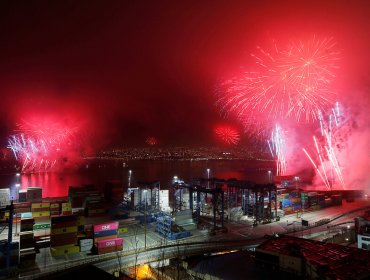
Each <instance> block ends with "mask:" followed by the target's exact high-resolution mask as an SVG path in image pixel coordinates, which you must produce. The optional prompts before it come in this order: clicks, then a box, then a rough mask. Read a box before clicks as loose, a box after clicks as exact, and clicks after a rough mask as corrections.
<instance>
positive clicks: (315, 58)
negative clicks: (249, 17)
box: [216, 36, 339, 131]
mask: <svg viewBox="0 0 370 280" xmlns="http://www.w3.org/2000/svg"><path fill="white" fill-rule="evenodd" d="M257 49H258V53H257V54H252V57H253V58H254V60H255V65H256V66H255V68H254V69H252V70H253V71H251V72H245V73H242V74H241V75H238V76H236V77H233V78H231V79H227V80H225V81H224V82H222V83H221V84H220V87H219V88H218V90H217V95H218V100H217V101H216V105H217V106H218V107H219V108H220V110H221V112H223V113H224V114H225V115H228V114H233V115H236V117H237V118H238V119H239V120H240V121H241V123H242V124H244V126H245V129H246V130H247V131H253V129H251V128H250V126H251V127H261V124H262V126H263V124H264V123H269V122H270V121H271V120H284V119H290V118H291V119H294V120H295V121H301V120H305V121H307V122H308V121H315V120H317V119H318V112H319V111H325V110H326V109H327V108H329V107H330V106H331V105H332V104H333V102H334V99H335V94H334V92H333V91H332V90H331V88H330V86H331V83H332V81H333V79H334V77H335V74H334V72H335V69H337V68H338V67H337V62H338V59H339V52H338V51H336V50H335V43H334V42H333V40H332V39H323V40H319V39H317V38H316V37H315V36H314V37H313V39H311V40H307V41H306V42H302V41H299V42H294V43H291V44H290V45H288V46H287V47H286V48H285V49H283V50H279V49H278V48H277V46H276V44H275V48H274V49H273V51H272V52H267V51H265V50H263V49H262V48H260V47H258V48H257ZM255 120H257V122H256V121H255Z"/></svg>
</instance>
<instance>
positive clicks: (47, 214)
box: [32, 211, 50, 218]
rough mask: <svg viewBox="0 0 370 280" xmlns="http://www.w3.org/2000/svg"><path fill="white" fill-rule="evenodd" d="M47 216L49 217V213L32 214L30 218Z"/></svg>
mask: <svg viewBox="0 0 370 280" xmlns="http://www.w3.org/2000/svg"><path fill="white" fill-rule="evenodd" d="M49 216H50V211H41V212H32V217H33V218H37V217H49Z"/></svg>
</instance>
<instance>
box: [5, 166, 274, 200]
mask: <svg viewBox="0 0 370 280" xmlns="http://www.w3.org/2000/svg"><path fill="white" fill-rule="evenodd" d="M271 166H272V165H271V163H269V162H267V163H266V162H262V163H261V162H250V161H241V160H212V161H165V160H163V161H162V160H156V161H154V160H137V161H129V162H126V163H125V164H123V162H122V161H118V160H115V161H113V160H105V161H90V162H86V164H85V165H83V168H81V169H79V170H76V171H65V172H49V173H35V174H22V175H21V176H19V177H17V176H16V175H15V174H14V175H7V176H5V175H3V176H1V177H0V184H1V185H0V187H2V188H4V187H10V188H11V192H12V193H13V194H12V196H13V197H14V195H15V193H16V186H15V185H16V184H17V183H19V184H20V187H19V188H20V189H21V190H25V189H27V188H28V187H35V186H36V187H42V188H43V197H61V196H67V195H68V187H69V186H78V185H83V184H92V185H95V186H97V187H98V188H102V187H103V186H104V184H105V182H106V181H108V180H121V181H122V182H123V185H127V184H128V180H129V170H132V173H131V186H134V185H135V183H136V182H138V181H147V182H150V181H155V180H159V181H160V183H161V188H162V189H167V188H169V186H170V185H171V181H172V179H173V177H174V176H177V177H178V178H179V179H181V180H184V181H188V180H190V179H191V178H199V177H202V178H207V176H208V174H207V169H208V168H209V169H210V174H209V175H210V178H212V177H216V178H220V179H229V178H236V179H241V180H251V181H255V182H258V183H266V182H267V181H268V173H267V170H268V169H271V168H272V167H271Z"/></svg>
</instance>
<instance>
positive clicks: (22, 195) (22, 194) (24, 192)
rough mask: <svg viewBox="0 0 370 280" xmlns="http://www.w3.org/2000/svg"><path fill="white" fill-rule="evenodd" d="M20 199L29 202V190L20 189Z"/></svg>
mask: <svg viewBox="0 0 370 280" xmlns="http://www.w3.org/2000/svg"><path fill="white" fill-rule="evenodd" d="M18 201H19V202H27V190H19V192H18Z"/></svg>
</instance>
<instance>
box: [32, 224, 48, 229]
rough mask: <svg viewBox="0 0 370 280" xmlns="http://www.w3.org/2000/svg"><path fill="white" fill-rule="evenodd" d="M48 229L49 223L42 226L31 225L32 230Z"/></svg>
mask: <svg viewBox="0 0 370 280" xmlns="http://www.w3.org/2000/svg"><path fill="white" fill-rule="evenodd" d="M46 228H50V223H42V224H35V225H33V230H40V229H46Z"/></svg>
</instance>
